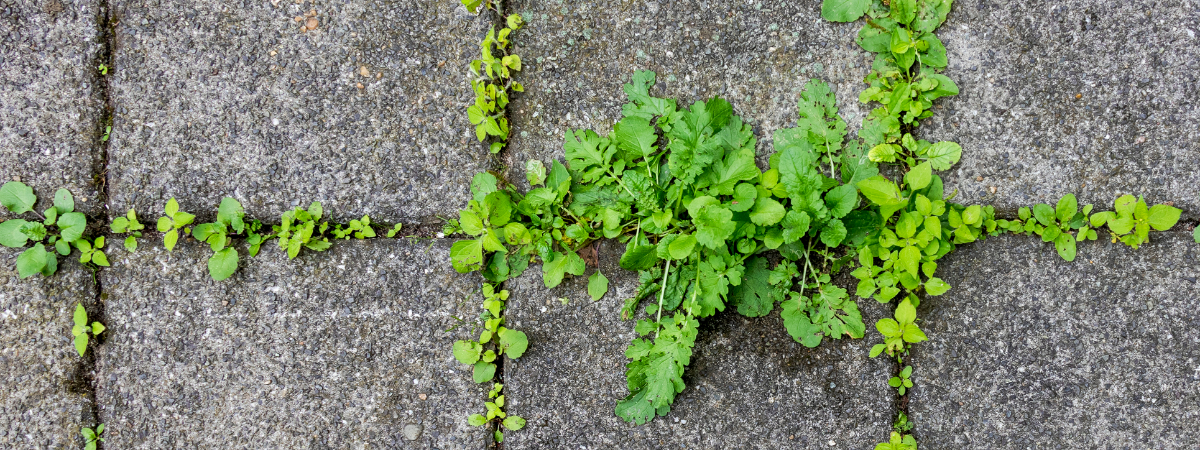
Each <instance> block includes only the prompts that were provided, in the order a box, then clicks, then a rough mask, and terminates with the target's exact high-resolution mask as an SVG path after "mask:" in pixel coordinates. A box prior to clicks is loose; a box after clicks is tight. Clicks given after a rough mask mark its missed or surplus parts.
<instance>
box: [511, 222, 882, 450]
mask: <svg viewBox="0 0 1200 450" xmlns="http://www.w3.org/2000/svg"><path fill="white" fill-rule="evenodd" d="M618 246H619V244H616V245H613V243H607V244H605V245H603V246H602V248H601V251H600V255H601V256H600V261H601V268H602V270H603V271H604V273H605V275H606V276H607V277H608V278H609V280H610V281H611V284H610V291H609V293H608V295H607V296H606V297H604V298H602V299H601V300H600V301H598V302H592V301H591V297H588V295H587V288H586V285H587V280H586V278H584V277H577V278H574V279H571V280H568V281H567V282H564V283H563V285H562V286H559V287H557V288H555V289H553V290H547V289H546V287H545V285H544V284H543V283H542V279H541V272H540V271H541V268H540V266H531V267H530V268H529V271H528V272H526V274H525V275H523V276H522V277H520V278H517V279H514V280H510V281H509V282H508V283H506V286H507V288H508V289H509V291H510V294H511V297H510V298H509V303H508V310H507V311H508V312H507V314H508V320H509V324H510V326H511V327H513V328H516V329H519V330H523V331H524V332H525V333H527V334H528V336H529V341H530V347H529V350H528V351H527V352H526V353H525V355H524V356H523V357H521V359H519V360H506V361H505V365H504V378H505V391H506V392H507V395H506V397H505V400H506V402H508V408H507V409H508V412H509V413H510V414H517V415H520V416H522V417H524V418H525V419H526V420H527V424H526V427H525V429H522V430H520V431H517V432H513V433H509V435H508V436H506V438H505V441H504V445H505V447H506V448H509V449H547V448H588V449H607V448H620V449H658V448H702V449H716V448H772V449H774V448H778V449H782V448H789V449H790V448H817V447H820V448H839V449H863V448H872V447H873V446H874V444H875V443H877V442H882V441H886V440H887V436H888V433H889V431H890V429H891V420H892V419H893V418H894V414H895V412H894V411H895V409H894V408H893V402H894V400H895V394H894V391H893V390H892V389H891V388H890V387H888V386H887V384H886V381H887V377H888V375H889V371H890V370H892V364H891V363H890V362H888V361H885V360H883V359H869V358H867V353H868V351H869V350H870V346H871V344H873V343H876V342H875V341H880V342H881V340H879V339H878V337H877V336H873V335H872V336H868V338H867V339H860V340H853V341H850V340H846V341H837V342H828V341H827V342H825V343H823V344H822V345H821V346H819V347H818V348H816V349H807V348H805V347H803V346H801V345H800V344H798V343H796V342H795V341H793V340H792V338H791V337H790V336H788V334H787V332H786V331H785V330H784V328H783V323H782V321H781V320H780V319H779V315H778V313H772V315H770V316H768V317H766V318H762V319H746V318H744V317H742V316H741V315H738V314H737V312H736V311H735V310H733V309H727V310H726V311H725V312H723V313H718V315H717V316H715V317H713V318H710V319H707V320H706V321H704V322H702V323H701V327H700V336H699V338H698V342H697V344H696V351H695V355H694V356H693V359H692V363H691V365H690V366H689V367H688V369H687V373H686V374H685V375H684V380H685V382H686V383H687V389H686V390H684V391H683V393H682V394H680V396H679V397H678V398H677V399H676V401H675V405H674V407H673V408H672V411H671V413H670V414H669V415H668V416H666V417H659V418H657V419H655V420H654V421H652V422H650V423H649V424H646V425H642V426H634V425H631V424H628V423H625V422H622V421H621V420H620V419H619V418H618V417H616V415H614V413H613V407H614V405H615V404H616V402H617V401H618V400H620V399H622V398H624V397H625V395H627V394H628V391H627V388H626V385H625V363H626V362H628V360H627V359H626V358H625V346H626V345H627V344H628V343H629V341H630V340H632V339H633V337H635V336H636V333H635V332H634V330H633V327H634V323H633V322H631V321H621V320H620V309H621V306H622V304H623V300H622V299H623V298H626V297H629V296H632V295H633V292H634V290H635V289H636V288H637V275H636V274H635V273H633V272H623V271H621V269H619V268H617V267H616V265H617V264H616V261H617V260H618V258H619V255H620V252H621V251H623V250H624V247H623V246H621V247H620V248H617V247H618ZM560 298H567V299H569V302H570V303H569V304H568V305H563V304H562V302H561V301H560V300H559V299H560ZM870 303H875V302H874V301H871V302H870ZM861 305H862V307H863V309H864V316H865V317H864V319H868V320H870V322H872V323H873V322H874V321H875V320H876V319H877V318H878V317H879V316H880V315H881V314H882V308H880V307H878V306H876V305H877V304H876V305H871V304H868V303H867V302H863V303H861ZM831 442H832V444H830V443H831Z"/></svg>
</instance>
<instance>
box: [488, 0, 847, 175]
mask: <svg viewBox="0 0 1200 450" xmlns="http://www.w3.org/2000/svg"><path fill="white" fill-rule="evenodd" d="M509 4H510V6H509V10H510V11H514V12H518V13H521V14H522V16H523V17H525V19H526V20H527V21H528V26H527V28H525V29H522V30H521V31H520V32H518V34H516V35H515V37H514V39H515V40H516V48H517V50H516V51H517V53H518V54H519V55H521V61H522V64H524V65H525V66H526V67H525V68H524V69H523V71H522V72H521V74H520V75H518V78H517V79H518V81H520V82H521V83H522V84H524V85H525V89H526V92H525V93H523V94H517V95H515V96H514V100H513V103H512V104H511V105H510V107H509V111H510V112H509V115H510V120H511V122H512V126H513V130H514V135H513V137H512V139H511V143H510V145H509V147H508V150H506V152H507V156H508V158H509V166H510V167H514V168H523V167H525V161H526V160H529V159H541V160H543V161H548V160H550V159H562V157H563V148H562V143H563V133H564V132H565V131H566V130H568V129H582V128H587V129H595V130H597V131H598V132H601V133H607V132H608V131H609V130H611V129H612V124H613V123H615V122H616V121H617V120H619V119H620V118H621V105H622V104H624V103H625V102H626V101H627V100H626V97H625V93H624V91H623V90H622V85H623V84H625V83H628V82H629V81H630V79H631V78H632V77H633V73H634V71H636V70H653V71H655V72H657V74H658V83H657V84H656V87H655V88H653V89H652V90H651V93H652V94H653V95H656V96H662V97H667V98H676V99H678V103H679V104H680V105H681V106H690V105H691V104H692V103H693V102H696V101H701V100H706V99H708V98H710V97H712V96H718V95H719V96H721V97H723V98H725V99H727V100H729V102H730V103H731V104H732V105H733V109H734V112H735V113H737V114H740V115H741V116H742V118H743V120H746V121H747V122H748V123H749V122H750V121H753V122H752V123H753V124H754V133H755V136H756V137H757V138H758V153H759V155H766V154H768V153H769V152H770V151H771V147H770V145H769V143H770V136H771V134H772V133H773V132H774V130H775V129H778V128H789V127H794V126H796V125H795V123H796V119H797V116H796V101H797V100H799V98H800V92H801V91H802V90H803V88H804V85H805V83H807V82H808V81H809V79H811V78H819V79H821V80H824V81H826V82H828V83H830V85H831V87H832V88H834V89H835V90H836V92H837V95H838V105H839V107H840V108H841V112H842V115H843V116H844V117H845V118H846V122H847V124H848V125H849V128H850V129H851V130H853V131H855V132H856V131H857V130H858V128H859V127H858V123H859V122H860V121H861V120H862V117H863V114H864V111H863V109H862V108H860V107H859V104H858V100H857V99H858V92H859V91H860V90H862V89H864V88H865V87H866V85H865V84H863V83H862V82H861V80H862V77H864V76H866V74H867V71H868V69H869V68H870V63H871V57H870V56H869V55H868V54H867V53H866V52H865V51H862V50H861V49H858V47H857V46H856V45H855V44H854V40H853V37H854V36H855V35H856V33H857V32H858V26H857V25H852V24H835V23H830V22H827V21H824V20H822V19H821V17H820V4H819V3H816V2H745V1H740V0H707V1H703V2H696V3H685V4H681V3H679V2H661V1H656V2H627V1H620V0H599V1H588V2H559V1H556V0H513V1H512V2H510V3H509ZM762 162H763V164H764V165H765V162H766V161H765V159H764V160H763V161H762ZM522 170H523V169H522ZM524 178H525V177H524V175H523V174H522V173H521V172H517V173H515V174H514V175H510V176H509V180H510V181H514V182H518V183H525V181H524Z"/></svg>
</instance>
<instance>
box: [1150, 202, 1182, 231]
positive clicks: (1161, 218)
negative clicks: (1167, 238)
mask: <svg viewBox="0 0 1200 450" xmlns="http://www.w3.org/2000/svg"><path fill="white" fill-rule="evenodd" d="M1182 214H1183V210H1181V209H1179V208H1176V207H1173V206H1167V205H1154V206H1151V207H1150V212H1149V219H1148V220H1147V222H1149V223H1150V227H1151V228H1154V229H1155V230H1158V231H1167V230H1169V229H1171V227H1173V226H1175V224H1176V223H1177V222H1179V216H1180V215H1182Z"/></svg>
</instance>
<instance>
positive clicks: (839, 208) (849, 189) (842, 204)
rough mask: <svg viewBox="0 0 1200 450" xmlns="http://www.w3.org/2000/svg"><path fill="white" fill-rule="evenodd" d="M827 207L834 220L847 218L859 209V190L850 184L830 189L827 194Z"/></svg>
mask: <svg viewBox="0 0 1200 450" xmlns="http://www.w3.org/2000/svg"><path fill="white" fill-rule="evenodd" d="M825 206H826V207H827V208H829V214H830V215H832V216H833V217H834V218H838V219H840V218H842V217H845V216H846V214H849V213H850V211H853V210H854V208H856V207H858V189H856V188H855V187H854V186H853V185H849V184H843V185H841V186H838V187H835V188H833V189H830V190H829V192H826V193H825Z"/></svg>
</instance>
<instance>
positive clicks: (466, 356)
mask: <svg viewBox="0 0 1200 450" xmlns="http://www.w3.org/2000/svg"><path fill="white" fill-rule="evenodd" d="M481 353H483V346H481V345H479V343H478V342H475V341H464V340H458V341H455V342H454V359H456V360H458V362H460V363H463V364H468V365H470V364H475V363H476V362H478V361H479V355H480V354H481Z"/></svg>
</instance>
